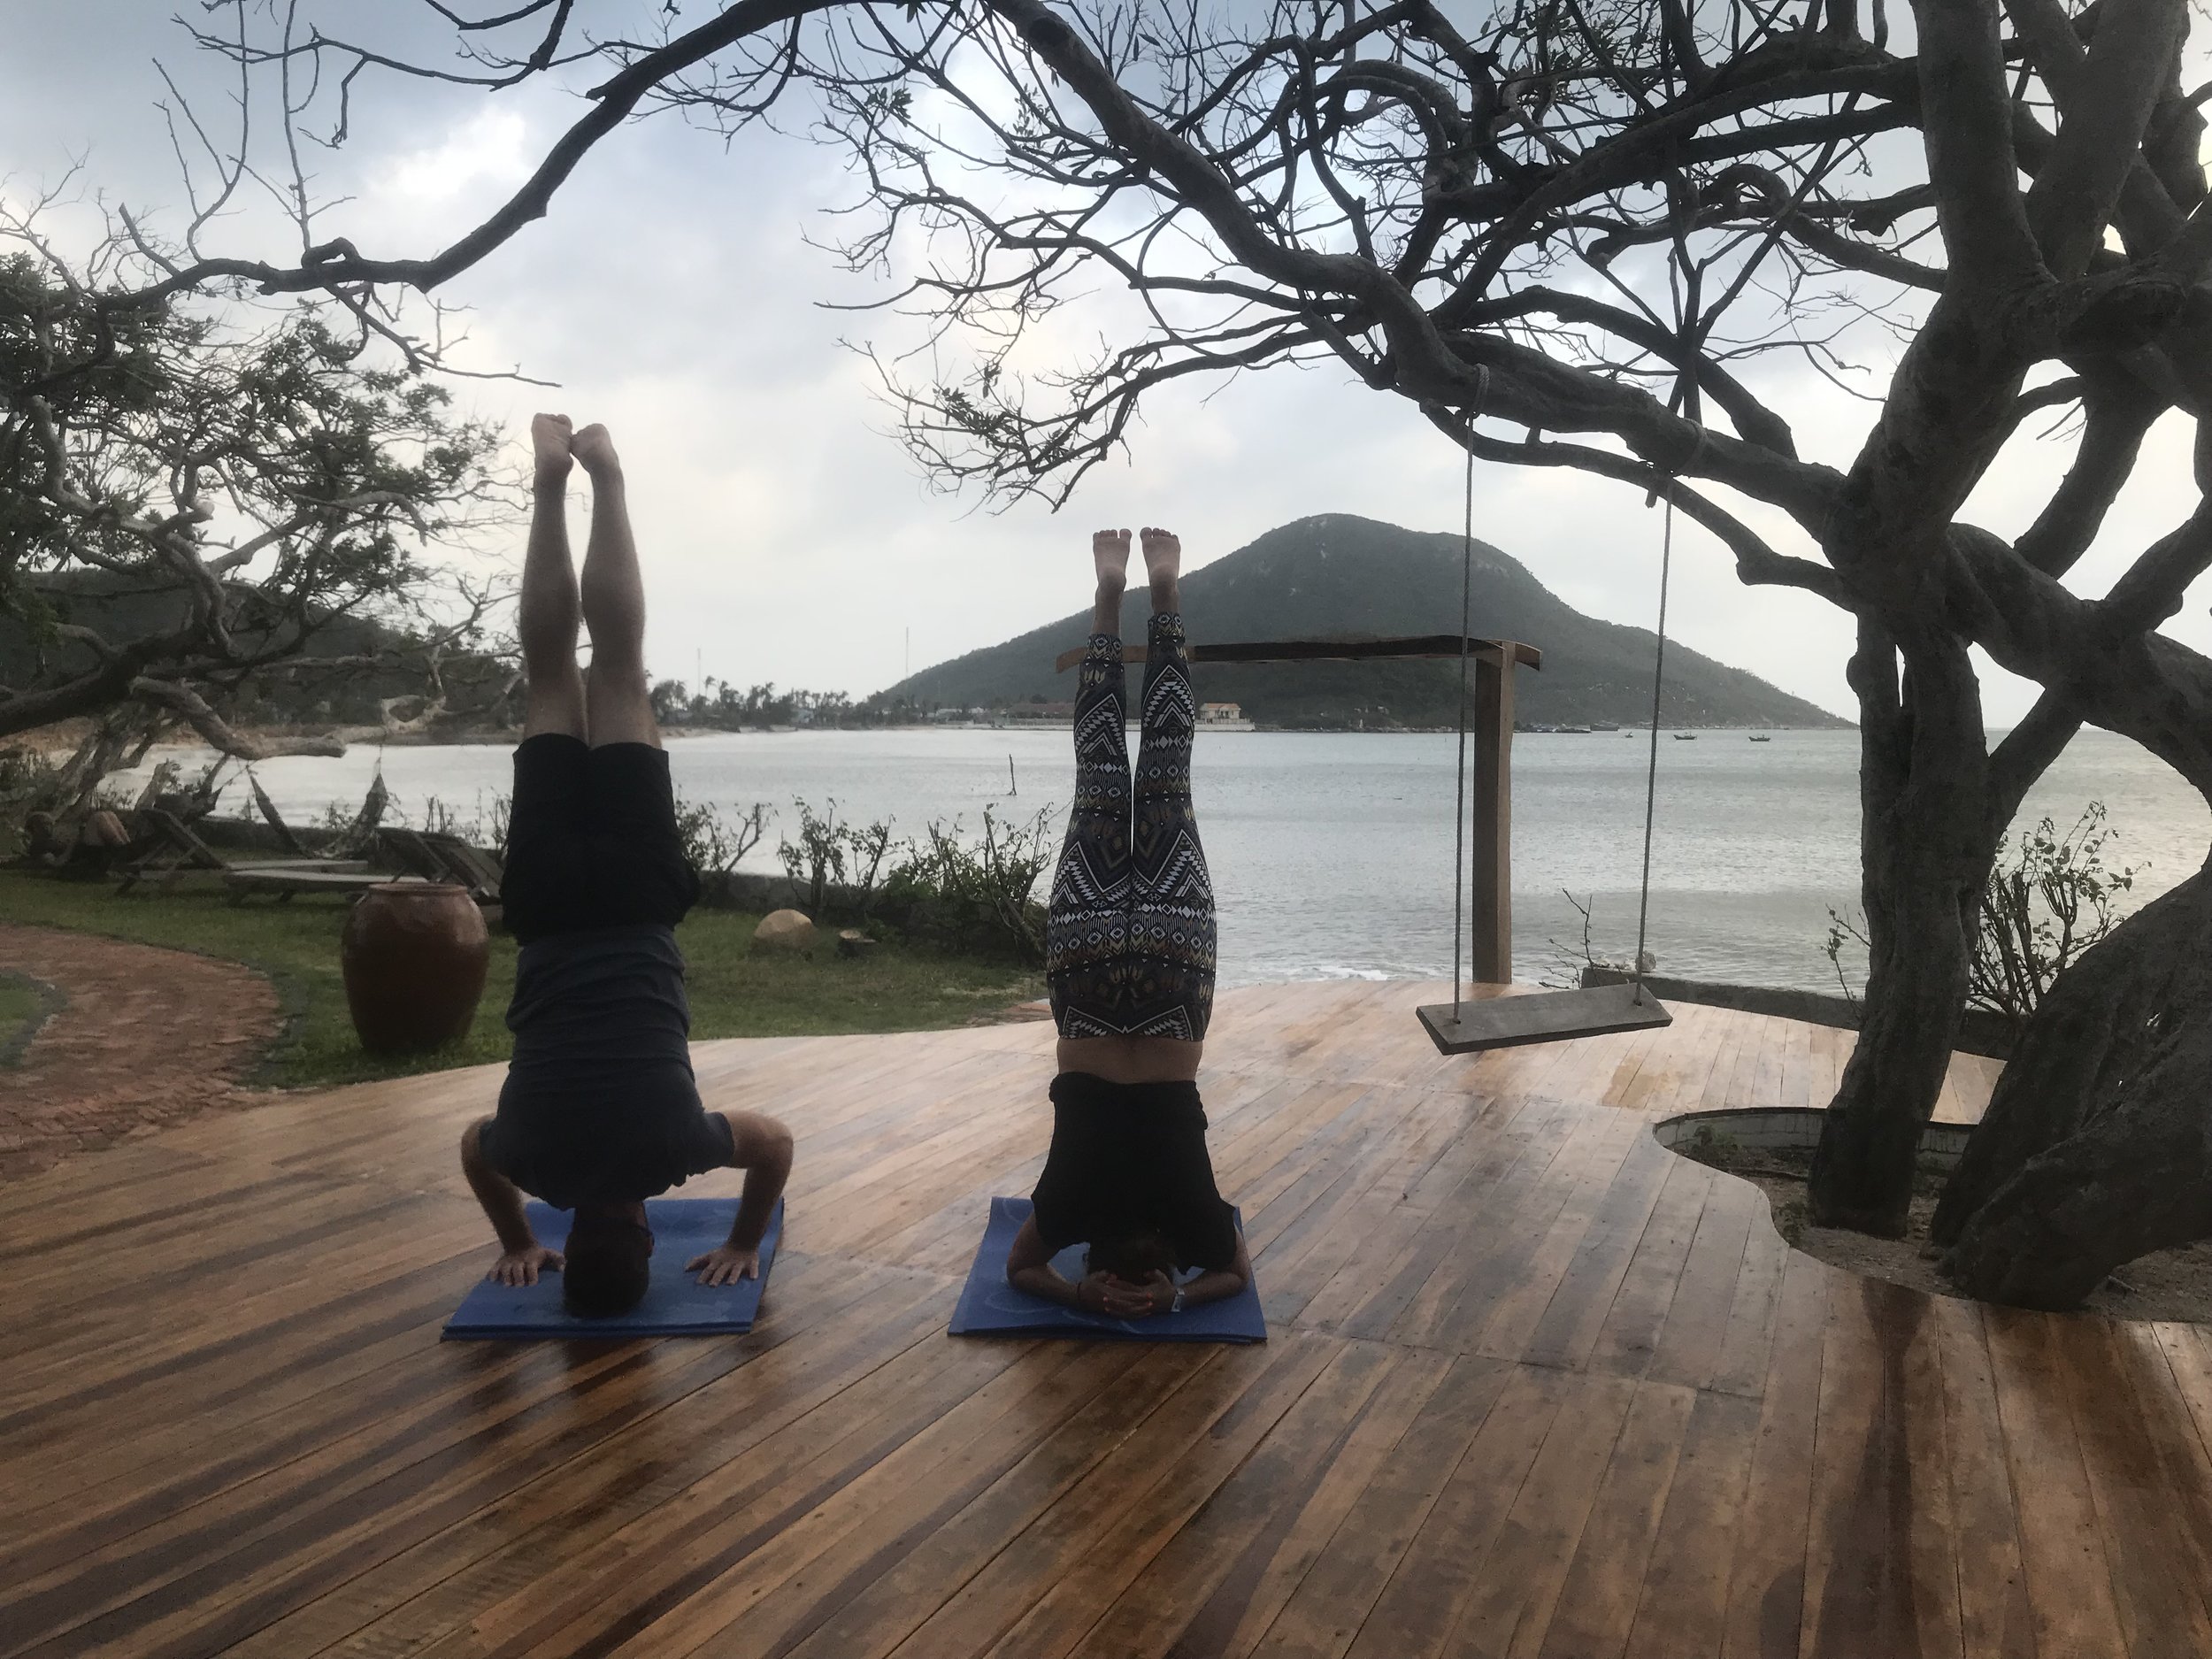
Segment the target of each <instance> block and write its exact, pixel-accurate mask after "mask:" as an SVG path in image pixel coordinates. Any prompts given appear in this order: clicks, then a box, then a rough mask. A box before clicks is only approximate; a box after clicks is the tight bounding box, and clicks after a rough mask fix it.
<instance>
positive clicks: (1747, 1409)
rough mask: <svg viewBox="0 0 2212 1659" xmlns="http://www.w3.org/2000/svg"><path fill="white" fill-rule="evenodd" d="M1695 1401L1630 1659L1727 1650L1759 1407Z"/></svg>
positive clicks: (1710, 1397) (1703, 1658)
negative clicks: (1731, 1583) (1733, 1564)
mask: <svg viewBox="0 0 2212 1659" xmlns="http://www.w3.org/2000/svg"><path fill="white" fill-rule="evenodd" d="M1695 1399H1696V1404H1695V1405H1694V1407H1693V1408H1692V1409H1691V1412H1690V1421H1689V1425H1688V1426H1687V1428H1686V1430H1685V1432H1684V1436H1683V1441H1682V1449H1681V1451H1680V1454H1679V1455H1678V1457H1677V1458H1676V1461H1675V1469H1674V1479H1673V1480H1672V1481H1671V1483H1670V1484H1669V1486H1668V1487H1667V1502H1666V1508H1665V1509H1664V1510H1663V1512H1662V1514H1661V1516H1660V1518H1659V1530H1658V1533H1657V1536H1656V1537H1655V1538H1654V1539H1653V1540H1652V1547H1651V1554H1650V1556H1649V1558H1648V1560H1647V1563H1646V1565H1645V1569H1644V1577H1643V1583H1642V1586H1640V1592H1641V1593H1640V1596H1639V1598H1638V1601H1637V1603H1636V1608H1635V1618H1634V1624H1632V1627H1631V1630H1630V1633H1629V1638H1628V1645H1627V1648H1626V1652H1627V1655H1628V1659H1711V1655H1715V1654H1717V1653H1718V1652H1720V1650H1721V1644H1722V1640H1723V1631H1724V1625H1725V1623H1726V1620H1727V1617H1728V1568H1729V1562H1730V1559H1731V1557H1732V1555H1733V1554H1734V1552H1735V1548H1736V1545H1737V1541H1738V1528H1739V1526H1740V1522H1741V1518H1742V1515H1743V1510H1744V1495H1745V1488H1746V1486H1747V1482H1748V1480H1749V1479H1750V1474H1751V1455H1752V1450H1753V1448H1754V1447H1755V1444H1756V1442H1757V1438H1758V1432H1759V1406H1758V1402H1755V1401H1752V1400H1746V1399H1742V1398H1740V1397H1738V1396H1736V1395H1732V1394H1697V1395H1696V1396H1695Z"/></svg>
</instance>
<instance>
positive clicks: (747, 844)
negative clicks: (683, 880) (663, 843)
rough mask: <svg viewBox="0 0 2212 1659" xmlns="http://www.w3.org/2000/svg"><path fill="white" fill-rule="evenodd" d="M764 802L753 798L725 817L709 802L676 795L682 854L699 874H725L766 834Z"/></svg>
mask: <svg viewBox="0 0 2212 1659" xmlns="http://www.w3.org/2000/svg"><path fill="white" fill-rule="evenodd" d="M769 816H770V814H769V810H768V804H767V803H765V802H764V801H756V802H754V803H753V804H752V805H751V807H749V809H748V810H745V811H744V812H741V813H740V814H738V815H737V816H736V817H734V818H725V817H723V815H722V809H721V807H720V806H719V805H718V803H715V802H712V801H693V800H689V799H687V798H686V797H685V796H684V795H681V794H679V795H677V796H676V833H677V834H678V835H679V836H680V837H681V838H682V840H683V844H684V856H685V857H686V858H687V859H689V860H690V861H691V867H692V868H693V869H695V870H696V871H697V872H699V873H700V874H701V875H702V876H726V875H728V874H729V873H730V872H731V871H733V870H734V869H736V868H737V866H738V864H739V863H740V862H741V860H742V859H743V858H744V856H745V855H746V854H747V853H749V852H750V851H752V850H753V849H754V848H756V847H757V846H758V845H760V841H761V838H762V837H763V836H764V835H765V834H766V833H768V819H769Z"/></svg>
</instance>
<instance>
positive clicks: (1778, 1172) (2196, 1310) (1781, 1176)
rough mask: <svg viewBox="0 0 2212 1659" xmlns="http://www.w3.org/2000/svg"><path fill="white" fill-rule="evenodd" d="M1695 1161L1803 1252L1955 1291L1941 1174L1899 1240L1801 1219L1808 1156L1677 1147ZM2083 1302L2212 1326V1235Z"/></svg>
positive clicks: (2146, 1261) (2127, 1273)
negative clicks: (1937, 1230)
mask: <svg viewBox="0 0 2212 1659" xmlns="http://www.w3.org/2000/svg"><path fill="white" fill-rule="evenodd" d="M1680 1149H1681V1150H1682V1151H1683V1152H1684V1154H1685V1155H1686V1156H1695V1157H1696V1158H1697V1159H1698V1161H1699V1162H1700V1163H1702V1164H1711V1165H1712V1166H1713V1167H1714V1168H1716V1169H1720V1170H1725V1171H1728V1172H1729V1173H1730V1174H1732V1175H1739V1176H1741V1177H1742V1178H1743V1179H1746V1180H1747V1181H1749V1182H1751V1184H1752V1185H1753V1186H1755V1187H1758V1188H1759V1189H1760V1190H1761V1191H1763V1192H1764V1193H1765V1194H1766V1195H1767V1202H1768V1203H1769V1204H1770V1206H1771V1207H1772V1209H1773V1211H1774V1225H1775V1228H1776V1230H1777V1231H1778V1232H1779V1233H1781V1234H1782V1236H1783V1237H1784V1238H1786V1239H1787V1240H1789V1241H1790V1242H1791V1243H1792V1244H1793V1245H1794V1246H1795V1247H1796V1248H1799V1249H1801V1250H1802V1251H1804V1252H1805V1254H1806V1255H1808V1256H1817V1257H1819V1258H1820V1260H1822V1261H1824V1262H1829V1263H1833V1264H1834V1265H1836V1266H1838V1267H1841V1268H1847V1269H1848V1270H1850V1271H1852V1272H1854V1273H1863V1274H1864V1275H1865V1276H1866V1277H1867V1278H1869V1279H1887V1280H1889V1281H1890V1282H1891V1283H1892V1284H1895V1285H1905V1286H1910V1287H1911V1288H1912V1289H1914V1290H1922V1291H1926V1292H1927V1293H1928V1294H1930V1295H1934V1296H1952V1297H1956V1296H1957V1295H1958V1294H1959V1293H1958V1291H1957V1289H1956V1288H1955V1286H1953V1285H1952V1284H1951V1282H1950V1280H1948V1279H1945V1278H1944V1277H1943V1276H1942V1275H1941V1274H1940V1273H1939V1272H1937V1271H1936V1256H1937V1255H1938V1254H1939V1252H1938V1251H1937V1250H1936V1248H1935V1247H1934V1246H1932V1244H1930V1243H1929V1242H1928V1220H1929V1217H1932V1215H1934V1214H1935V1207H1936V1197H1937V1195H1938V1194H1939V1193H1940V1192H1941V1191H1942V1187H1943V1178H1942V1176H1941V1175H1940V1174H1939V1173H1928V1174H1924V1176H1923V1177H1922V1179H1921V1181H1920V1185H1919V1190H1917V1191H1916V1193H1915V1194H1914V1195H1913V1202H1912V1220H1911V1223H1910V1225H1909V1228H1908V1230H1907V1232H1906V1234H1905V1236H1904V1237H1903V1238H1901V1239H1875V1238H1870V1237H1868V1236H1867V1235H1866V1234H1865V1233H1851V1232H1847V1231H1846V1230H1844V1229H1842V1228H1839V1227H1815V1226H1810V1225H1807V1223H1806V1220H1805V1176H1806V1171H1808V1170H1809V1168H1810V1166H1811V1164H1812V1154H1811V1153H1809V1152H1796V1151H1791V1150H1787V1149H1783V1150H1776V1151H1764V1150H1762V1151H1752V1150H1749V1149H1744V1148H1693V1147H1685V1148H1680ZM2082 1305H2083V1307H2084V1308H2085V1310H2087V1311H2090V1312H2093V1313H2101V1314H2107V1315H2109V1316H2110V1317H2113V1318H2116V1319H2146V1320H2151V1319H2174V1320H2179V1321H2182V1322H2184V1323H2185V1324H2190V1325H2212V1240H2208V1241H2206V1242H2202V1243H2198V1244H2193V1245H2191V1246H2189V1247H2188V1248H2185V1249H2179V1250H2160V1251H2157V1252H2155V1253H2154V1254H2152V1255H2150V1256H2141V1257H2139V1258H2138V1259H2137V1260H2135V1261H2132V1262H2130V1263H2128V1264H2127V1266H2126V1267H2125V1268H2124V1269H2123V1270H2122V1271H2120V1272H2119V1273H2116V1274H2115V1275H2114V1276H2113V1277H2112V1278H2110V1279H2107V1280H2105V1282H2104V1283H2103V1284H2102V1285H2101V1286H2098V1288H2097V1290H2096V1292H2095V1294H2093V1295H2092V1296H2091V1297H2090V1298H2089V1300H2088V1301H2087V1302H2084V1303H2083V1304H2082Z"/></svg>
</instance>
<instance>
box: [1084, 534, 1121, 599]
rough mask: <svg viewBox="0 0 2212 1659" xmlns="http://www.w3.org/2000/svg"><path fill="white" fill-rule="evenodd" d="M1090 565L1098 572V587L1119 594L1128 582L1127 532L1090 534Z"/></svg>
mask: <svg viewBox="0 0 2212 1659" xmlns="http://www.w3.org/2000/svg"><path fill="white" fill-rule="evenodd" d="M1091 564H1092V565H1094V567H1095V568H1096V570H1097V572H1098V585H1099V587H1100V588H1102V589H1103V588H1112V589H1113V590H1114V592H1115V593H1116V594H1119V593H1120V592H1121V590H1122V588H1123V587H1124V586H1125V584H1126V583H1127V581H1128V580H1129V532H1127V531H1126V530H1094V531H1093V532H1091Z"/></svg>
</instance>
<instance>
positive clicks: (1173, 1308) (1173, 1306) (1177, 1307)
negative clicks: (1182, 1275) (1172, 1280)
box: [1167, 1285, 1183, 1313]
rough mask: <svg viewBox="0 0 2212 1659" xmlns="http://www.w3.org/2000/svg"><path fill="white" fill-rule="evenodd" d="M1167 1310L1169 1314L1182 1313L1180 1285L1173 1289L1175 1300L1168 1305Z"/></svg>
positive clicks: (1181, 1289)
mask: <svg viewBox="0 0 2212 1659" xmlns="http://www.w3.org/2000/svg"><path fill="white" fill-rule="evenodd" d="M1167 1310H1168V1311H1169V1312H1170V1313H1180V1312H1182V1311H1183V1287H1182V1286H1180V1285H1178V1286H1176V1287H1175V1300H1174V1301H1173V1302H1170V1303H1168V1305H1167Z"/></svg>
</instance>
